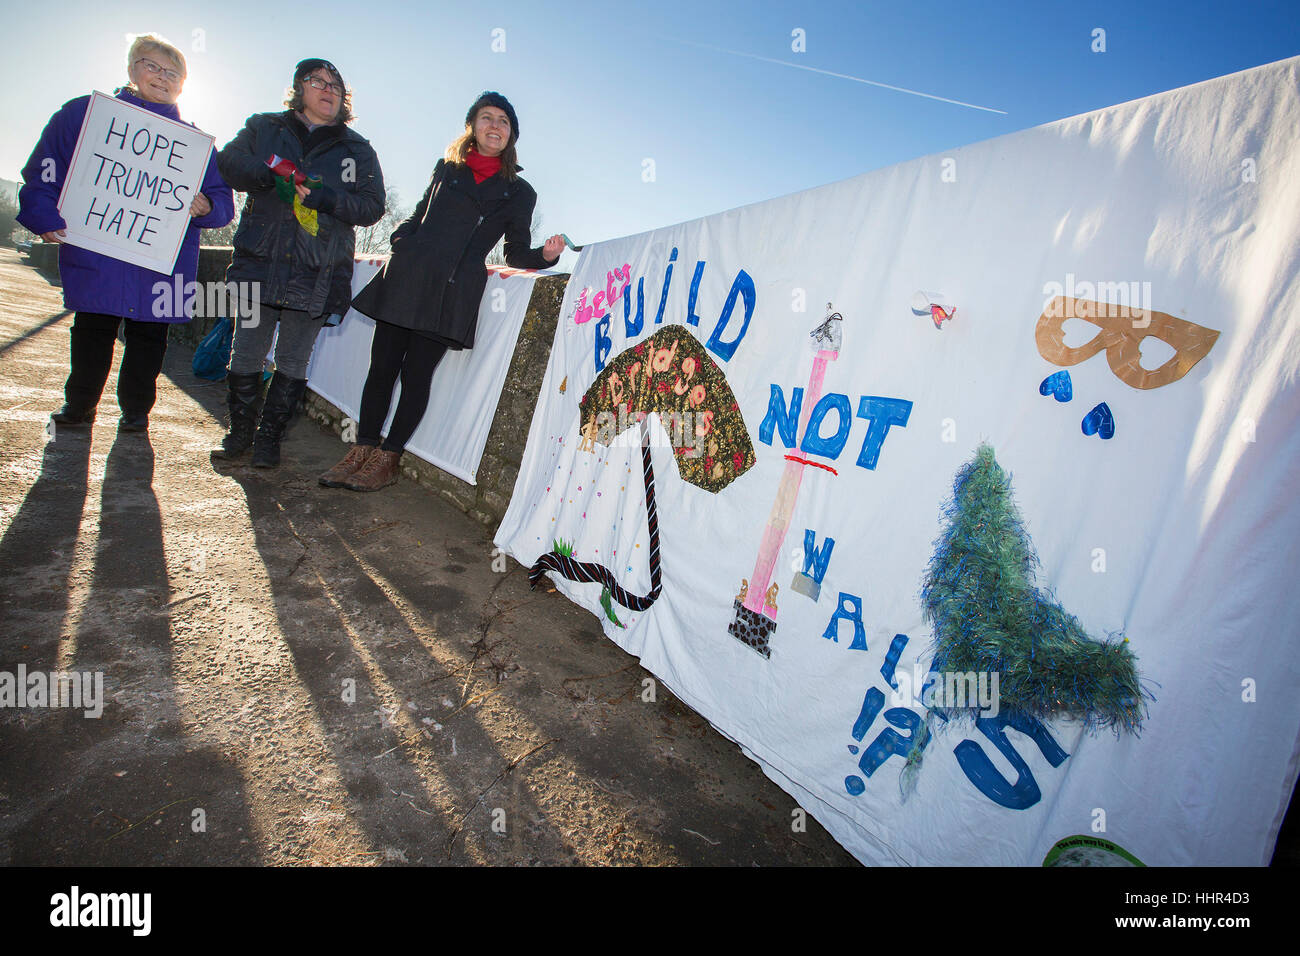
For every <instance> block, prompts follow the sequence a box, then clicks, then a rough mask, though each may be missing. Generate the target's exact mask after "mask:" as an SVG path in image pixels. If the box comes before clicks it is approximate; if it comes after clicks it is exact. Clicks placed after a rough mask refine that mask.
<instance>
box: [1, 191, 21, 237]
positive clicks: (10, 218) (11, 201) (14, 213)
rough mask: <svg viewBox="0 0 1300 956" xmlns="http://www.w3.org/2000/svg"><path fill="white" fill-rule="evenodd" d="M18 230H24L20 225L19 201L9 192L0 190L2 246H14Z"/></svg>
mask: <svg viewBox="0 0 1300 956" xmlns="http://www.w3.org/2000/svg"><path fill="white" fill-rule="evenodd" d="M16 229H22V226H20V225H18V200H17V198H15V197H14V196H11V195H9V191H8V190H0V245H5V246H12V245H13V244H14V239H13V233H14V231H15V230H16ZM23 231H24V232H26V230H23Z"/></svg>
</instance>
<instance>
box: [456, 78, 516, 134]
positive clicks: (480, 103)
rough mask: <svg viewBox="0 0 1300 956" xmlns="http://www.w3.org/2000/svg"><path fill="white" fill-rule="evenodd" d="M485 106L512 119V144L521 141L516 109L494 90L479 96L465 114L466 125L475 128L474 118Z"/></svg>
mask: <svg viewBox="0 0 1300 956" xmlns="http://www.w3.org/2000/svg"><path fill="white" fill-rule="evenodd" d="M485 106H495V107H496V108H497V109H499V110H501V111H503V112H504V113H505V114H506V116H508V117H510V142H512V143H513V142H515V141H516V140H518V139H519V117H518V116H516V115H515V108H514V107H513V106H511V105H510V101H509V100H508V99H506V98H505V97H504V96H502V95H501V94H500V93H497V92H495V91H493V90H484V91H483V92H482V93H480V94H479V97H478V99H476V100H475V101H474V105H473V106H471V107H470V108H469V112H468V113H466V114H465V125H466V126H468V127H470V128H471V129H472V128H473V127H474V116H475V114H477V113H478V111H479V110H481V109H482V108H483V107H485Z"/></svg>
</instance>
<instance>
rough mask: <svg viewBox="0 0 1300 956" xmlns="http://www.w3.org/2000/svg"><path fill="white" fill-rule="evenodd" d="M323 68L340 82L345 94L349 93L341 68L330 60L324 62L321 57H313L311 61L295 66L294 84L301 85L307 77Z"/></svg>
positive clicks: (304, 61)
mask: <svg viewBox="0 0 1300 956" xmlns="http://www.w3.org/2000/svg"><path fill="white" fill-rule="evenodd" d="M321 67H324V68H325V69H327V70H329V71H330V72H331V73H333V74H334V77H335V79H337V80H338V81H339V86H341V87H343V89H344V91H345V92H346V91H347V88H348V87H347V84H346V83H344V82H343V74H342V73H340V72H339V68H338V67H337V66H335V65H334V64H333V63H331V62H330V61H329V60H322V59H320V58H319V57H312V58H311V59H308V60H303V61H302V62H301V63H299V64H298V65H297V66H295V67H294V68H293V82H294V83H295V84H298V83H301V82H302V81H303V80H305V79H306V78H307V77H309V76H311V74H312V73H313V72H314V71H316V70H319V69H320V68H321Z"/></svg>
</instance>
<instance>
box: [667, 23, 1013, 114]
mask: <svg viewBox="0 0 1300 956" xmlns="http://www.w3.org/2000/svg"><path fill="white" fill-rule="evenodd" d="M671 39H672V40H673V41H674V42H676V43H684V44H686V45H687V46H697V47H700V48H701V49H704V50H713V51H714V52H716V53H729V54H731V55H732V56H744V57H748V58H749V59H751V60H762V61H763V62H764V63H775V64H776V65H777V66H788V67H790V68H791V69H792V70H807V71H808V72H809V73H821V74H823V75H825V76H835V77H839V78H840V79H841V80H852V81H853V82H854V83H865V84H867V85H868V86H879V87H880V88H881V89H886V90H894V91H895V92H897V93H910V94H912V95H913V96H924V97H925V98H926V99H927V100H938V101H939V102H940V103H952V104H953V105H954V106H966V107H969V108H970V109H973V110H983V111H984V112H986V113H1001V114H1002V115H1003V116H1006V115H1007V111H1006V110H995V109H993V108H992V107H991V106H980V105H978V104H976V103H963V102H962V101H961V100H950V99H948V97H946V96H935V95H934V94H932V93H922V92H921V91H920V90H909V89H906V88H905V87H902V86H890V85H889V84H888V83H878V82H876V81H875V80H865V79H863V78H862V77H860V76H849V74H847V73H835V72H833V71H832V70H819V69H817V67H815V66H803V65H801V64H799V63H787V62H786V61H785V60H775V59H773V58H772V57H770V56H759V55H758V54H757V53H742V52H741V51H740V50H726V49H723V48H722V47H720V46H709V45H708V44H707V43H696V42H694V41H692V40H682V39H678V38H677V37H672V38H671Z"/></svg>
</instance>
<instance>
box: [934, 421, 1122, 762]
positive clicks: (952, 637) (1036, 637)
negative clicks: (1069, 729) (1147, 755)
mask: <svg viewBox="0 0 1300 956" xmlns="http://www.w3.org/2000/svg"><path fill="white" fill-rule="evenodd" d="M946 515H947V525H946V527H945V528H944V531H943V534H942V536H941V537H940V539H939V541H938V543H937V545H936V548H935V553H934V556H933V558H932V559H931V561H930V567H929V570H928V572H927V574H926V578H925V583H924V586H923V587H922V590H921V601H922V604H923V605H924V607H925V614H926V620H927V621H928V622H929V623H930V625H931V626H932V627H933V629H934V634H935V647H934V666H933V668H932V669H933V670H938V671H941V672H947V673H951V672H959V673H964V672H969V671H973V672H975V673H989V672H994V671H996V672H997V673H998V675H999V676H998V681H999V686H998V690H999V707H1000V708H1001V710H1003V711H1012V712H1018V713H1020V714H1023V715H1027V716H1030V717H1036V718H1039V719H1042V720H1046V719H1049V718H1052V717H1068V718H1074V719H1078V720H1082V721H1083V722H1084V723H1085V724H1087V726H1088V728H1089V729H1090V730H1091V729H1096V728H1099V727H1109V728H1112V729H1114V730H1115V732H1116V733H1117V734H1118V733H1119V732H1120V731H1128V732H1131V733H1136V732H1137V731H1138V730H1140V729H1141V725H1142V718H1143V700H1142V698H1143V691H1142V688H1141V686H1140V685H1139V681H1138V671H1137V664H1136V660H1135V658H1134V656H1133V653H1132V652H1131V651H1130V650H1129V646H1128V639H1127V638H1124V639H1123V640H1119V641H1115V640H1111V641H1098V640H1093V639H1092V638H1091V637H1089V636H1088V634H1087V633H1086V632H1085V631H1084V629H1083V627H1082V626H1081V625H1080V624H1079V622H1078V620H1077V619H1076V618H1075V617H1074V615H1072V614H1070V613H1068V612H1067V611H1065V610H1064V609H1063V608H1062V607H1061V606H1060V605H1059V604H1057V603H1056V601H1055V600H1053V599H1052V596H1051V595H1050V594H1045V593H1043V592H1041V591H1039V590H1038V589H1037V588H1036V587H1035V586H1034V571H1035V567H1036V566H1037V564H1038V558H1037V556H1036V555H1035V554H1034V550H1033V545H1032V544H1031V543H1030V540H1029V536H1028V535H1027V534H1026V533H1025V529H1024V526H1023V525H1022V524H1021V520H1020V514H1019V512H1018V511H1017V509H1016V506H1015V502H1014V501H1013V500H1012V495H1011V480H1010V478H1009V477H1008V476H1007V474H1006V472H1004V471H1003V470H1002V468H1001V466H1000V465H998V462H997V459H996V458H995V457H994V455H993V449H992V448H990V447H989V446H988V445H980V447H979V449H978V450H977V451H976V453H975V458H974V459H973V460H972V461H970V462H968V463H967V464H966V465H965V466H963V467H962V469H961V471H959V472H958V473H957V478H956V481H955V482H954V484H953V498H952V501H951V503H950V504H949V505H948V506H947V509H946ZM945 716H972V717H973V716H976V714H975V713H974V712H972V711H968V712H965V713H960V712H953V711H951V710H949V711H948V712H947V713H945ZM916 756H919V754H917V755H916Z"/></svg>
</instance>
